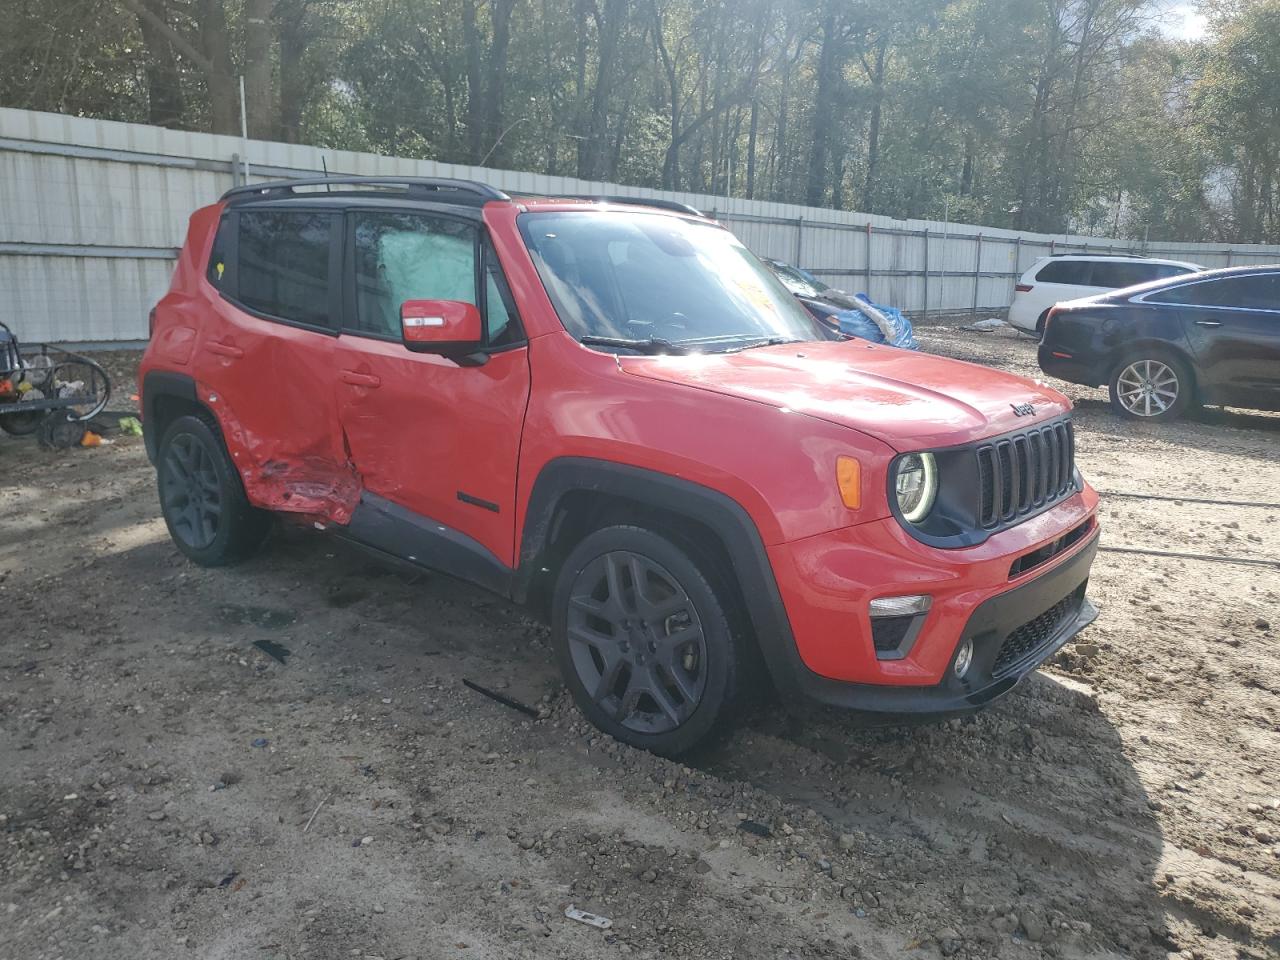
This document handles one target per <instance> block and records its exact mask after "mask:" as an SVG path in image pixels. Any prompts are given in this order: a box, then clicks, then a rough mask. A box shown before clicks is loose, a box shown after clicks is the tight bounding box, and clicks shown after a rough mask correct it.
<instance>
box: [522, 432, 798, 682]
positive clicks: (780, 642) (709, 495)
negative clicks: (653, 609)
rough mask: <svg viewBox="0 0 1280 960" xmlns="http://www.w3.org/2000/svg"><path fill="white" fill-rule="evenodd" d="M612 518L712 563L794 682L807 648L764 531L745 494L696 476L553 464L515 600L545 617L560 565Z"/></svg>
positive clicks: (768, 657)
mask: <svg viewBox="0 0 1280 960" xmlns="http://www.w3.org/2000/svg"><path fill="white" fill-rule="evenodd" d="M612 523H629V524H632V525H638V526H645V527H648V528H650V529H653V530H654V531H655V532H656V533H660V534H662V535H664V536H666V537H668V538H669V539H671V540H672V541H673V542H675V543H676V544H677V545H678V546H680V547H681V548H683V549H685V550H686V551H687V552H689V553H691V554H692V555H693V556H694V559H695V560H702V561H704V562H709V566H710V567H711V569H709V570H707V571H705V572H706V574H707V575H708V576H709V577H711V578H713V580H718V581H719V583H718V585H719V586H722V587H724V588H725V589H727V590H729V591H731V599H732V600H733V601H735V605H736V606H737V608H738V612H739V613H740V614H741V617H742V622H741V624H740V626H741V628H743V629H744V630H745V631H746V632H748V633H749V635H750V637H751V638H752V640H753V641H754V643H755V646H756V648H757V649H758V650H759V652H760V654H761V655H762V656H763V658H764V661H765V663H766V665H767V666H768V668H769V672H770V673H771V674H772V675H773V677H774V680H775V683H777V684H778V685H779V686H781V687H783V688H784V689H785V688H789V686H790V685H789V683H788V680H789V678H790V677H791V675H792V673H793V669H794V668H793V664H794V663H795V660H796V659H797V658H798V654H797V653H796V651H795V643H794V640H793V638H792V633H791V625H790V621H789V620H788V619H787V614H786V610H785V608H784V606H783V603H782V596H781V593H780V592H779V590H778V585H777V581H776V580H775V579H774V576H773V567H772V565H771V564H770V562H769V556H768V552H767V550H766V548H765V545H764V540H763V538H762V537H761V536H760V532H759V529H758V528H757V527H756V524H755V522H754V521H753V520H752V519H751V516H750V515H749V514H748V513H747V511H746V510H745V509H744V508H743V507H742V505H741V504H739V503H738V502H737V501H736V500H734V499H733V498H731V497H729V496H727V495H726V494H724V493H721V492H720V491H718V490H713V489H711V488H710V487H705V486H703V485H701V484H698V483H694V482H693V481H690V480H685V479H683V478H680V477H675V476H671V475H669V474H664V473H659V472H657V471H653V470H648V469H644V468H641V467H632V466H627V465H623V464H617V463H611V462H609V461H604V460H592V459H589V458H581V457H564V458H560V459H556V460H552V461H551V462H549V463H548V464H547V465H546V466H544V467H543V468H542V470H541V472H540V473H539V474H538V478H537V480H536V481H535V482H534V485H533V490H532V493H531V494H530V497H529V503H528V509H527V510H526V512H525V520H524V525H523V529H522V531H521V537H520V554H519V560H518V563H517V568H516V570H515V575H514V577H513V582H512V599H514V600H516V601H517V602H520V603H525V604H528V605H529V606H531V607H532V608H534V609H535V610H536V611H537V612H538V613H539V614H540V615H544V616H545V615H546V613H547V611H548V606H549V602H550V594H551V590H552V588H553V587H554V583H555V578H556V575H557V573H558V571H559V567H560V564H561V563H562V562H563V561H564V559H565V558H566V557H567V556H568V554H569V552H570V551H571V550H572V549H573V547H574V545H576V544H577V543H578V542H580V541H581V540H582V538H583V537H585V536H586V535H587V534H589V533H590V532H591V531H593V530H596V529H599V528H600V527H601V526H607V525H610V524H612ZM731 616H732V614H731ZM736 625H737V624H736Z"/></svg>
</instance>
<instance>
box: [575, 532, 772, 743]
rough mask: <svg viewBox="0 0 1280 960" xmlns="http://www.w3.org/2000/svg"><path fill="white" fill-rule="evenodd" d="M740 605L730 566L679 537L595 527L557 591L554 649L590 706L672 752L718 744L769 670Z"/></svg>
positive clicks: (610, 725) (606, 725)
mask: <svg viewBox="0 0 1280 960" xmlns="http://www.w3.org/2000/svg"><path fill="white" fill-rule="evenodd" d="M738 604H739V601H738V599H737V596H736V594H735V592H734V590H733V587H732V585H731V582H729V581H727V580H726V571H725V570H723V569H722V568H721V566H720V565H718V564H717V562H716V560H715V558H714V557H713V556H712V555H709V554H708V553H706V552H704V551H701V550H699V548H698V546H697V545H696V544H694V543H692V542H689V541H684V540H683V539H682V538H681V537H680V534H679V533H678V532H673V533H671V534H667V533H659V532H658V531H655V530H651V529H647V528H645V527H639V526H633V525H631V524H617V525H615V526H606V527H601V528H600V529H598V530H596V531H594V532H593V533H589V534H587V535H586V536H585V537H583V538H582V539H581V540H580V541H579V542H578V543H577V544H576V545H575V546H574V547H573V548H572V549H571V550H570V551H569V554H568V556H566V557H565V558H564V560H563V562H562V563H561V564H560V569H559V570H558V571H557V573H556V582H555V586H554V589H553V591H552V597H551V644H552V647H553V649H554V650H555V655H556V662H557V663H558V664H559V667H560V673H561V675H562V676H563V677H564V681H565V685H566V686H567V687H568V688H569V692H570V693H571V694H572V695H573V699H574V702H575V703H576V704H577V705H578V709H579V710H581V711H582V714H583V716H585V717H586V718H587V719H588V720H590V721H591V723H593V724H595V726H597V727H599V728H600V729H601V730H603V731H604V732H605V733H607V734H609V736H611V737H614V738H615V739H617V740H621V741H622V742H624V743H629V744H631V745H632V746H633V747H640V748H641V749H644V750H652V751H653V752H654V753H658V754H661V755H663V756H666V757H675V756H680V755H682V754H687V753H689V752H690V751H692V750H696V749H699V748H702V747H706V746H709V745H710V744H712V743H714V742H716V741H717V740H718V739H719V737H720V736H721V735H722V734H724V733H726V732H727V731H728V730H730V729H731V728H732V725H733V721H734V720H735V719H736V718H737V717H738V716H739V715H740V714H741V712H742V709H743V708H744V707H745V705H746V703H747V702H748V691H750V690H752V689H753V688H754V681H755V679H756V677H757V674H758V666H757V662H756V659H755V657H756V655H755V654H754V652H753V648H752V647H750V645H749V643H750V641H749V640H747V639H746V638H745V637H744V638H743V639H742V641H741V642H740V641H739V635H738V632H737V629H735V627H734V626H733V622H734V618H737V617H740V616H741V615H742V612H741V610H740V607H739V605H738ZM757 699H758V698H757Z"/></svg>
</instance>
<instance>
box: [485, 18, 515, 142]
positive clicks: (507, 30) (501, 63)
mask: <svg viewBox="0 0 1280 960" xmlns="http://www.w3.org/2000/svg"><path fill="white" fill-rule="evenodd" d="M515 5H516V4H515V0H493V2H492V5H491V10H492V16H493V43H492V44H491V45H490V47H489V63H488V67H489V82H488V85H487V87H486V89H485V104H484V116H485V124H484V125H485V128H486V130H487V132H488V135H489V137H491V138H494V139H493V146H492V148H491V150H490V153H489V160H488V162H489V163H490V164H491V165H493V166H495V167H500V166H502V165H503V164H504V163H505V160H506V156H507V144H506V137H505V136H504V135H503V134H504V133H505V131H506V127H505V126H504V120H503V116H502V100H503V95H504V93H505V91H506V84H507V49H508V47H509V46H510V43H511V11H512V8H514V7H515Z"/></svg>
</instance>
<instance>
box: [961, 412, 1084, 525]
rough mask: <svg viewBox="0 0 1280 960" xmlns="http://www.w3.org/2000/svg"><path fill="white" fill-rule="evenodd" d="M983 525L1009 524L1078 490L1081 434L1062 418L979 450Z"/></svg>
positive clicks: (980, 505) (979, 519) (986, 445)
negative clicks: (1078, 436)
mask: <svg viewBox="0 0 1280 960" xmlns="http://www.w3.org/2000/svg"><path fill="white" fill-rule="evenodd" d="M978 475H979V477H980V478H981V481H982V492H981V501H980V502H979V504H978V521H979V523H981V525H982V526H983V527H984V528H985V527H996V526H999V525H1000V524H1003V523H1009V522H1010V521H1012V520H1015V519H1017V518H1018V517H1020V516H1022V515H1023V514H1027V513H1030V512H1031V511H1032V510H1035V509H1037V508H1039V507H1043V506H1045V505H1046V504H1050V503H1053V502H1054V501H1056V500H1060V499H1062V497H1064V496H1066V495H1067V494H1069V493H1070V492H1071V491H1072V490H1074V489H1075V435H1074V433H1073V432H1072V430H1071V421H1070V420H1058V421H1057V422H1055V423H1049V424H1045V425H1044V426H1043V427H1036V428H1035V429H1033V430H1027V431H1025V432H1023V433H1019V434H1015V435H1014V436H1011V437H1005V438H1004V439H1001V440H997V441H996V442H995V443H988V444H984V445H983V446H981V447H979V448H978Z"/></svg>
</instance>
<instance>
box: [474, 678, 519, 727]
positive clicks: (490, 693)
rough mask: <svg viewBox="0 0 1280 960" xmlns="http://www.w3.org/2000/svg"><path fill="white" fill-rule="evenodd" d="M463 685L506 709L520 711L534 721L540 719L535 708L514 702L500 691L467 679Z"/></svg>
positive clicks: (517, 701)
mask: <svg viewBox="0 0 1280 960" xmlns="http://www.w3.org/2000/svg"><path fill="white" fill-rule="evenodd" d="M462 685H463V686H464V687H467V688H469V689H471V690H474V691H475V692H476V693H480V694H484V696H486V697H488V698H489V699H491V700H496V701H497V702H498V703H500V704H502V705H503V706H504V707H510V708H511V709H512V710H519V711H520V712H521V713H523V714H524V715H525V716H528V717H533V719H535V720H537V719H538V711H537V710H535V709H534V708H533V707H531V706H529V705H528V704H527V703H521V702H520V701H519V700H513V699H512V698H511V697H508V696H506V695H505V694H501V693H498V691H496V690H490V689H489V688H488V687H482V686H480V684H478V683H476V682H475V681H474V680H468V679H466V678H465V677H464V678H463V680H462Z"/></svg>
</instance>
